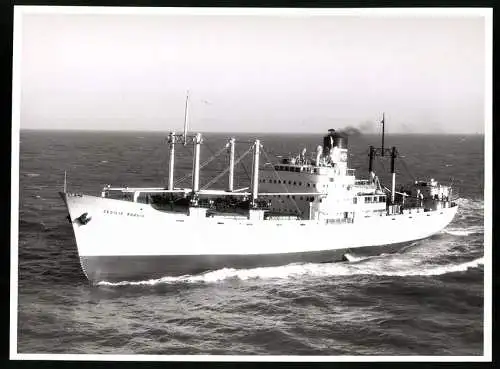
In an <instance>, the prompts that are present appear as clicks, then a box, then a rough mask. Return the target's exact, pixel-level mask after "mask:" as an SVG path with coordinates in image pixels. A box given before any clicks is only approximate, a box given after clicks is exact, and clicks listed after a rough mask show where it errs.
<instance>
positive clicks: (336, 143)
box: [323, 129, 347, 152]
mask: <svg viewBox="0 0 500 369" xmlns="http://www.w3.org/2000/svg"><path fill="white" fill-rule="evenodd" d="M333 147H338V148H339V149H347V135H345V134H343V133H341V132H337V131H335V130H334V129H329V130H328V135H327V136H325V137H323V150H324V151H325V152H329V151H330V150H331V149H332V148H333Z"/></svg>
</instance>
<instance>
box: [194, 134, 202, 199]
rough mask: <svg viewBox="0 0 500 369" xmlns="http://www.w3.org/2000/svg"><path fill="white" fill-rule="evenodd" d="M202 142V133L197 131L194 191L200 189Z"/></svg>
mask: <svg viewBox="0 0 500 369" xmlns="http://www.w3.org/2000/svg"><path fill="white" fill-rule="evenodd" d="M200 144H201V133H197V134H196V136H195V137H194V145H195V146H194V158H193V159H194V162H193V193H196V192H198V191H199V190H200Z"/></svg>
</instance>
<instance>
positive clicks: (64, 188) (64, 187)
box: [63, 171, 67, 193]
mask: <svg viewBox="0 0 500 369" xmlns="http://www.w3.org/2000/svg"><path fill="white" fill-rule="evenodd" d="M66 187H67V185H66V171H64V185H63V192H64V193H66Z"/></svg>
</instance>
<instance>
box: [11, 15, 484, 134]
mask: <svg viewBox="0 0 500 369" xmlns="http://www.w3.org/2000/svg"><path fill="white" fill-rule="evenodd" d="M21 30H22V36H21V38H20V40H21V41H20V42H21V48H20V50H21V58H20V59H21V61H20V63H21V64H20V78H21V79H20V81H21V85H20V86H21V87H20V90H21V108H20V110H21V112H20V115H21V129H92V130H96V129H97V130H100V129H102V130H143V131H148V130H161V131H165V132H166V131H171V130H176V131H181V130H182V127H183V121H184V105H185V98H186V91H187V90H189V94H190V104H189V111H190V114H189V127H190V131H201V132H221V131H229V132H291V133H296V132H311V133H316V132H325V131H326V130H327V129H329V128H343V127H346V126H354V127H360V128H362V129H363V130H364V131H366V132H378V130H380V124H377V122H379V121H380V120H381V118H382V112H385V120H386V132H387V133H484V120H485V86H486V85H485V82H486V81H485V70H486V69H485V68H486V67H487V65H489V64H487V63H486V57H485V50H486V48H487V47H490V45H486V44H485V20H484V17H481V16H478V15H470V16H443V15H426V16H412V15H405V16H401V15H400V16H387V15H385V16H381V15H364V16H345V15H307V14H305V13H304V14H302V15H299V14H295V15H281V16H280V15H276V14H274V15H245V14H240V15H199V14H198V15H189V14H185V15H172V14H171V15H169V14H160V13H156V14H149V15H148V14H57V13H54V14H47V13H46V12H45V13H44V14H28V13H25V14H24V15H23V17H22V27H21Z"/></svg>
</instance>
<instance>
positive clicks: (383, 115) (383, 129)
mask: <svg viewBox="0 0 500 369" xmlns="http://www.w3.org/2000/svg"><path fill="white" fill-rule="evenodd" d="M381 123H382V156H384V136H385V113H382V122H381Z"/></svg>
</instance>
